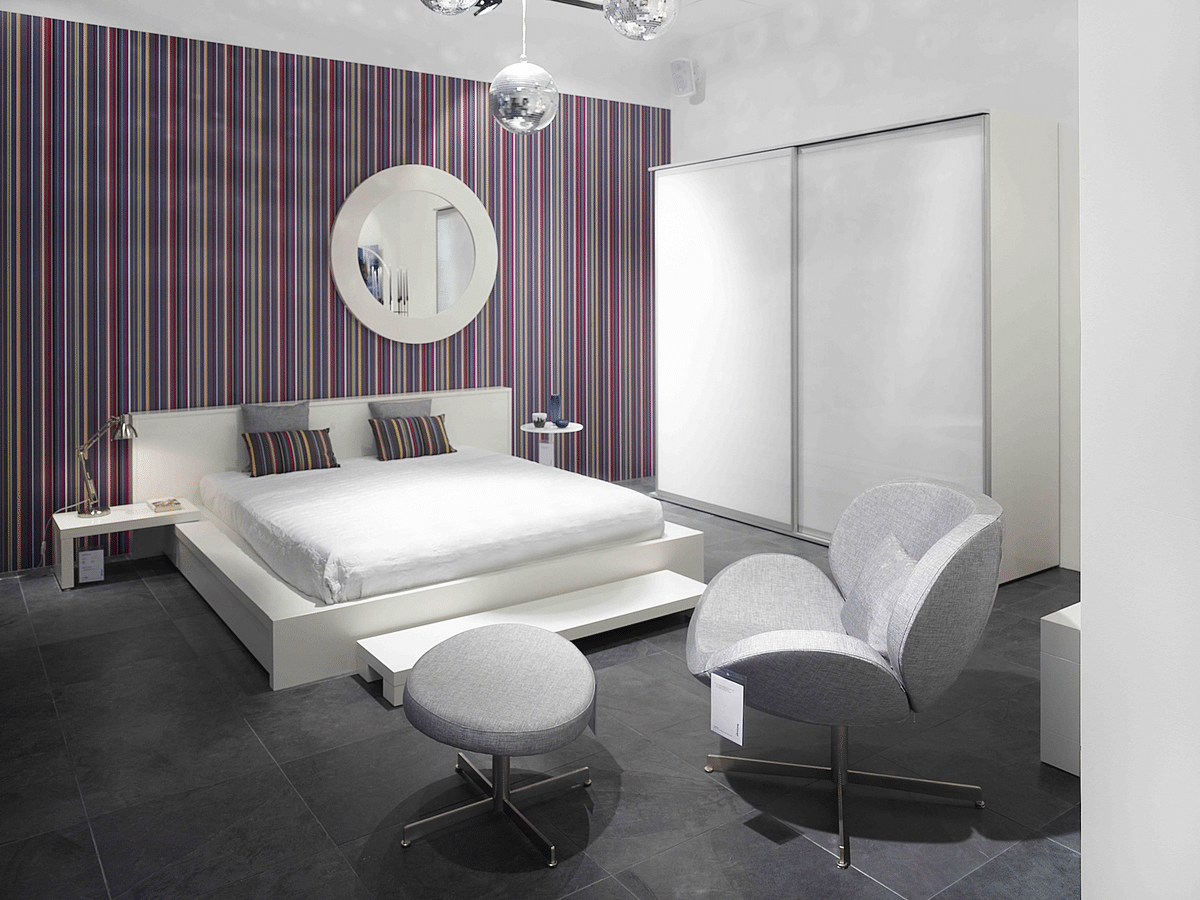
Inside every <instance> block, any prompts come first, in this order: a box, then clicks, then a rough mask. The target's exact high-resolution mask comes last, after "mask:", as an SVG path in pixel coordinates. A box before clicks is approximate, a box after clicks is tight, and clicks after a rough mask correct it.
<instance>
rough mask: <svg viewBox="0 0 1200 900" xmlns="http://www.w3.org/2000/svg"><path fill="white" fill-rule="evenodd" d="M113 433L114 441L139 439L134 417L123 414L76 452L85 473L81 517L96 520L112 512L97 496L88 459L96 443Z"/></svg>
mask: <svg viewBox="0 0 1200 900" xmlns="http://www.w3.org/2000/svg"><path fill="white" fill-rule="evenodd" d="M110 431H111V432H112V439H113V440H114V441H127V440H129V439H130V438H135V437H137V431H136V430H134V427H133V416H132V415H131V414H129V413H122V414H121V415H119V416H113V417H112V418H111V419H109V420H108V421H107V422H105V423H104V424H103V425H101V426H100V428H99V430H97V432H96V433H95V434H93V435H92V436H91V437H90V438H89V439H88V440H87V442H86V443H84V444H80V445H79V448H78V449H77V450H76V451H75V458H76V459H78V460H79V468H80V470H81V471H82V472H83V489H84V492H85V493H84V497H83V506H82V507H81V508H80V510H79V515H81V516H87V517H89V518H95V517H97V516H107V515H108V514H109V513H110V512H111V511H112V510H110V509H109V508H108V507H107V506H104V507H102V506H100V501H99V499H98V498H97V496H96V483H95V482H94V481H92V476H91V475H90V474H89V473H88V458H87V454H88V451H89V450H90V449H92V447H93V446H95V444H96V442H97V441H98V440H100V438H102V437H103V436H104V435H105V434H107V433H108V432H110Z"/></svg>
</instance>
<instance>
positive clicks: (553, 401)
mask: <svg viewBox="0 0 1200 900" xmlns="http://www.w3.org/2000/svg"><path fill="white" fill-rule="evenodd" d="M562 417H563V414H562V395H561V394H551V395H550V402H549V403H548V404H547V405H546V418H547V419H549V420H550V421H551V422H558V420H559V419H561V418H562Z"/></svg>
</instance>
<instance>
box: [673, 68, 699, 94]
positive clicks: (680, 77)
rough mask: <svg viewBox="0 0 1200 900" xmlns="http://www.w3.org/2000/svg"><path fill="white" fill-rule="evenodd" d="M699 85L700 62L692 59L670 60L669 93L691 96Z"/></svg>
mask: <svg viewBox="0 0 1200 900" xmlns="http://www.w3.org/2000/svg"><path fill="white" fill-rule="evenodd" d="M699 87H700V64H699V63H698V62H696V60H694V59H673V60H671V93H672V94H674V95H675V96H676V97H691V96H693V95H694V94H695V93H696V91H697V90H699Z"/></svg>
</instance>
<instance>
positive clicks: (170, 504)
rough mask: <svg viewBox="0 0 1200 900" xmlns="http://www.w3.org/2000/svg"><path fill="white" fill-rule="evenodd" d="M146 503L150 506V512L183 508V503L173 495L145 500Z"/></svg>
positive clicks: (163, 511)
mask: <svg viewBox="0 0 1200 900" xmlns="http://www.w3.org/2000/svg"><path fill="white" fill-rule="evenodd" d="M146 505H147V506H148V507H150V512H152V513H166V512H178V511H179V510H181V509H183V504H182V503H180V502H179V501H178V500H176V499H175V498H174V497H164V498H163V499H162V500H147V501H146Z"/></svg>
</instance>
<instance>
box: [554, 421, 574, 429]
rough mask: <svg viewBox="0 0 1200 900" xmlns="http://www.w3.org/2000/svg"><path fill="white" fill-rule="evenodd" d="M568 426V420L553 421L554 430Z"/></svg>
mask: <svg viewBox="0 0 1200 900" xmlns="http://www.w3.org/2000/svg"><path fill="white" fill-rule="evenodd" d="M570 424H571V423H570V421H569V420H568V419H555V420H554V427H555V428H566V427H567V426H568V425H570Z"/></svg>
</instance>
